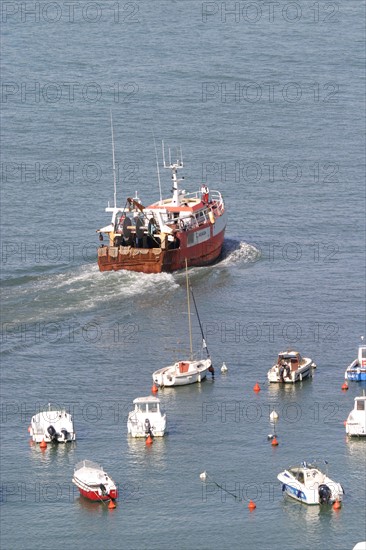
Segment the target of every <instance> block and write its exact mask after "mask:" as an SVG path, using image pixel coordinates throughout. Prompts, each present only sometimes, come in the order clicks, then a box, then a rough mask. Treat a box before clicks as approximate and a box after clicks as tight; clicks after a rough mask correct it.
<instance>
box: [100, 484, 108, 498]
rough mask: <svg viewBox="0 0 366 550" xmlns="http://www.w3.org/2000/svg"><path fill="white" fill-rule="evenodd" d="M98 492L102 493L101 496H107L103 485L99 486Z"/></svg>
mask: <svg viewBox="0 0 366 550" xmlns="http://www.w3.org/2000/svg"><path fill="white" fill-rule="evenodd" d="M99 488H100V490H101V491H102V495H103V496H105V495H106V494H107V488H106V486H105V485H103V483H101V484H100V485H99Z"/></svg>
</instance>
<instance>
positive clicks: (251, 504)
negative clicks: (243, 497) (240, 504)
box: [248, 500, 257, 510]
mask: <svg viewBox="0 0 366 550" xmlns="http://www.w3.org/2000/svg"><path fill="white" fill-rule="evenodd" d="M248 508H249V510H255V509H256V508H257V505H256V503H255V502H253V501H252V500H250V501H249V504H248Z"/></svg>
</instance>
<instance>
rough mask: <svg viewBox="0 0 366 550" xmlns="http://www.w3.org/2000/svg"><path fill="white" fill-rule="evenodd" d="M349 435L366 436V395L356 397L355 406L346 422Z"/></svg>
mask: <svg viewBox="0 0 366 550" xmlns="http://www.w3.org/2000/svg"><path fill="white" fill-rule="evenodd" d="M346 433H347V435H355V436H366V395H365V392H364V393H363V395H360V396H359V397H355V405H354V407H353V409H352V411H351V412H350V413H349V415H348V418H347V420H346Z"/></svg>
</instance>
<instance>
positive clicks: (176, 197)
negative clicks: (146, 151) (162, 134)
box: [162, 141, 184, 206]
mask: <svg viewBox="0 0 366 550" xmlns="http://www.w3.org/2000/svg"><path fill="white" fill-rule="evenodd" d="M162 147H163V165H164V168H170V170H171V171H172V180H173V198H172V205H173V206H180V200H179V188H178V184H179V182H180V181H182V179H184V178H181V179H179V178H178V177H177V173H178V170H180V169H181V168H183V155H182V149H180V158H177V160H176V161H175V162H172V158H171V152H170V147H169V149H168V152H169V163H168V164H167V163H166V162H165V151H164V141H163V142H162ZM177 157H178V151H177Z"/></svg>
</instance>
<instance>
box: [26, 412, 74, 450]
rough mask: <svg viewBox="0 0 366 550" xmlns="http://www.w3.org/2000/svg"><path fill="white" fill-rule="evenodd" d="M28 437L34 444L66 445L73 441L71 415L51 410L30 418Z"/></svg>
mask: <svg viewBox="0 0 366 550" xmlns="http://www.w3.org/2000/svg"><path fill="white" fill-rule="evenodd" d="M29 435H30V436H31V438H32V439H33V441H35V443H41V442H42V441H45V442H46V443H67V442H68V441H75V437H76V434H75V431H74V423H73V420H72V416H71V414H69V413H67V412H66V411H65V410H64V409H52V408H51V404H49V405H48V410H47V411H42V412H39V413H38V414H35V415H34V416H32V419H31V425H30V427H29Z"/></svg>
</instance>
